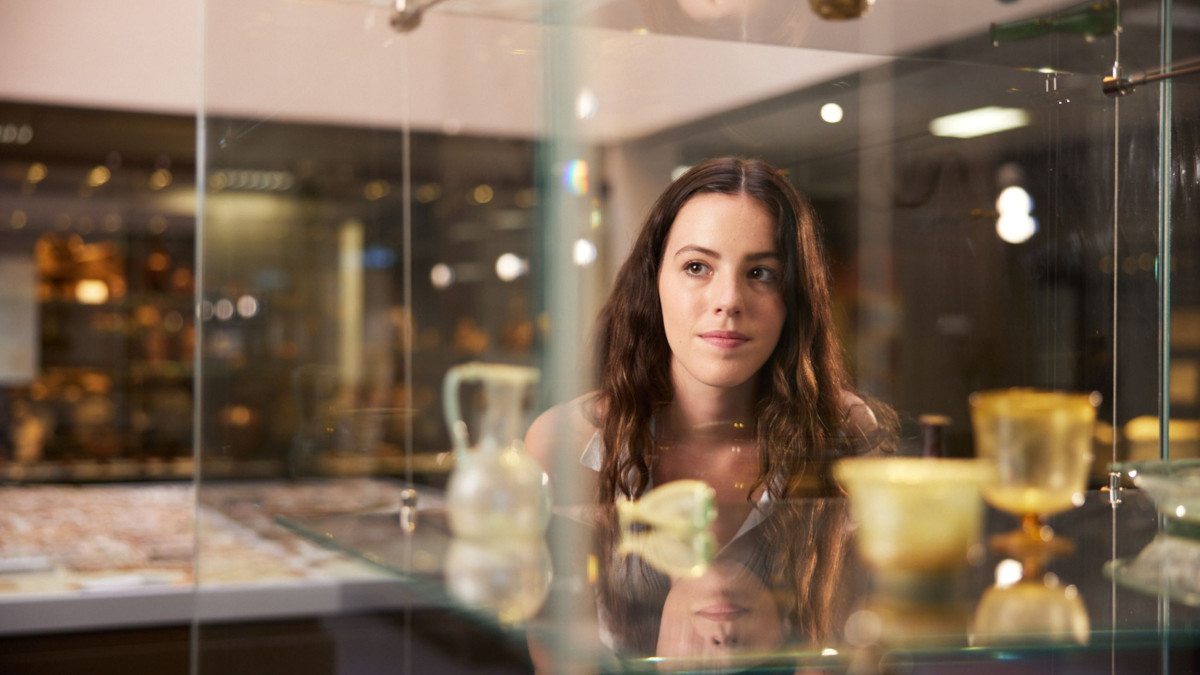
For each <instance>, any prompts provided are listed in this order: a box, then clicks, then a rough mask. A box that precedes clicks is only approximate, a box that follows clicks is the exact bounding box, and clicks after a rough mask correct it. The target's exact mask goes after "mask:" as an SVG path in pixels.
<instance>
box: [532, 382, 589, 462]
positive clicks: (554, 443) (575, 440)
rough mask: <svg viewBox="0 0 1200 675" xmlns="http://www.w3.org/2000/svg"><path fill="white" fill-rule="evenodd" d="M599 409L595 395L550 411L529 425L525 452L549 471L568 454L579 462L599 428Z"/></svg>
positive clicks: (587, 395) (559, 405)
mask: <svg viewBox="0 0 1200 675" xmlns="http://www.w3.org/2000/svg"><path fill="white" fill-rule="evenodd" d="M599 408H600V404H599V402H598V399H597V395H596V393H595V392H592V393H588V394H584V395H583V396H580V397H579V398H576V399H574V400H571V401H568V402H566V403H560V404H558V405H556V406H554V407H553V408H550V409H549V410H547V411H545V412H543V413H542V414H541V415H538V417H537V419H535V420H534V421H533V424H531V425H530V426H529V431H528V432H527V433H526V434H525V450H526V451H527V452H528V453H529V454H530V456H532V457H533V458H534V459H536V460H537V461H538V462H540V463H541V465H542V466H543V467H545V468H546V469H547V470H549V469H550V468H551V466H552V465H553V463H554V460H555V459H556V458H557V457H559V456H560V455H563V454H564V453H566V454H569V455H571V456H572V459H573V461H578V459H579V455H580V453H582V452H583V449H584V447H585V446H586V445H587V443H588V441H589V440H591V438H592V436H593V435H594V434H595V433H596V431H597V430H598V428H599V419H600V415H599Z"/></svg>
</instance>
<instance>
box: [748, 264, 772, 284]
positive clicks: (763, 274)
mask: <svg viewBox="0 0 1200 675" xmlns="http://www.w3.org/2000/svg"><path fill="white" fill-rule="evenodd" d="M750 278H751V279H755V280H757V281H763V282H767V283H774V282H775V281H777V280H778V279H779V273H778V272H776V271H775V270H773V269H771V268H770V267H755V268H754V269H752V270H750Z"/></svg>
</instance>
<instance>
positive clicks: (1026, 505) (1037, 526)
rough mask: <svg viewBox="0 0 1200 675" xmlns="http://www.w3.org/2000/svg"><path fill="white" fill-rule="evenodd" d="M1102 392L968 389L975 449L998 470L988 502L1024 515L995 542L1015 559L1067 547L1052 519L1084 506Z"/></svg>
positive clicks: (986, 494)
mask: <svg viewBox="0 0 1200 675" xmlns="http://www.w3.org/2000/svg"><path fill="white" fill-rule="evenodd" d="M1098 403H1099V395H1098V394H1095V393H1091V394H1085V393H1073V392H1061V391H1049V390H1043V389H1031V388H1015V389H1001V390H993V391H981V392H975V393H974V394H971V398H970V404H971V422H972V425H973V427H974V432H975V451H976V454H977V455H978V456H979V457H980V458H982V459H985V460H987V461H989V462H990V463H991V464H992V465H993V466H994V467H995V468H996V478H995V480H994V481H993V482H992V483H989V484H988V485H987V486H986V487H985V488H984V493H983V494H984V498H985V499H986V500H987V502H988V503H989V504H991V505H992V506H994V507H996V508H997V509H1000V510H1001V511H1005V512H1007V513H1011V514H1013V515H1016V516H1019V517H1020V518H1021V527H1020V528H1019V529H1017V530H1016V531H1014V532H1010V533H1006V534H1001V535H997V536H996V537H993V538H992V546H993V548H996V549H998V550H1002V551H1005V552H1007V553H1009V554H1011V555H1013V556H1014V557H1016V558H1019V559H1024V558H1026V557H1029V556H1030V555H1034V554H1039V555H1043V556H1046V557H1049V556H1052V555H1056V554H1061V553H1065V552H1068V551H1070V550H1071V549H1072V544H1071V542H1070V541H1069V540H1066V539H1063V538H1061V537H1060V538H1056V537H1055V536H1054V532H1053V531H1052V530H1051V529H1050V528H1049V527H1048V526H1047V525H1046V524H1045V518H1046V517H1047V516H1051V515H1054V514H1056V513H1061V512H1063V511H1068V510H1070V509H1073V508H1075V507H1078V506H1081V505H1082V504H1083V495H1084V491H1085V490H1086V489H1087V477H1088V469H1089V467H1090V466H1091V463H1092V436H1093V428H1094V426H1095V422H1096V405H1097V404H1098Z"/></svg>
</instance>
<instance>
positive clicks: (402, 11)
mask: <svg viewBox="0 0 1200 675" xmlns="http://www.w3.org/2000/svg"><path fill="white" fill-rule="evenodd" d="M440 2H442V0H425V1H424V2H419V1H417V0H395V4H393V6H392V20H391V23H392V28H394V29H395V30H396V31H398V32H400V33H408V32H411V31H413V30H416V28H417V26H419V25H421V17H422V16H424V15H425V10H427V9H429V8H430V7H433V6H434V5H436V4H438V3H440Z"/></svg>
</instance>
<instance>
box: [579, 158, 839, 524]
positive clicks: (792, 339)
mask: <svg viewBox="0 0 1200 675" xmlns="http://www.w3.org/2000/svg"><path fill="white" fill-rule="evenodd" d="M706 193H718V194H727V195H743V194H744V195H747V196H749V197H751V198H753V199H755V200H756V201H757V202H758V203H759V204H761V205H762V206H763V208H765V209H766V210H767V212H768V213H769V214H771V216H772V218H773V219H774V221H775V239H776V246H777V248H778V250H779V252H780V254H781V255H782V257H783V261H784V269H783V298H784V303H785V306H786V307H787V317H786V319H785V322H784V325H783V330H782V333H781V335H780V337H779V343H778V344H777V345H776V346H775V351H774V352H773V353H772V354H771V356H770V358H769V359H768V360H767V362H766V364H764V365H763V367H762V370H761V371H760V372H759V375H758V377H759V383H758V388H757V391H758V399H757V401H756V403H755V415H756V419H757V422H758V432H757V433H758V448H759V453H758V461H759V475H758V478H757V480H756V482H755V483H754V484H753V485H752V486H750V489H749V490H748V492H747V497H748V498H749V496H750V495H752V494H753V493H754V492H755V491H757V490H758V488H759V487H760V486H762V485H764V484H765V485H766V489H767V491H768V492H769V493H770V495H771V497H772V498H774V499H780V498H783V497H785V496H786V495H789V494H793V493H794V492H795V491H796V490H797V489H798V488H799V487H801V486H802V485H805V484H811V481H812V480H813V478H814V469H815V467H816V464H817V462H814V460H818V459H821V458H828V457H831V456H837V455H840V454H842V452H843V451H844V449H843V448H841V447H840V446H842V445H844V436H845V434H839V433H838V432H839V430H840V429H841V427H842V425H843V423H844V421H845V412H846V411H845V404H844V395H845V393H846V392H848V391H849V390H850V382H849V378H848V376H847V374H846V370H845V366H844V364H843V354H842V350H841V346H840V343H839V341H838V339H837V335H836V332H835V327H834V321H833V310H832V307H831V304H832V303H831V299H830V281H829V272H828V267H827V265H826V262H825V253H824V249H823V246H822V243H821V240H820V237H819V235H818V232H817V218H816V215H815V213H814V212H813V209H812V206H811V205H810V204H809V202H808V200H807V199H805V198H804V197H803V196H802V195H801V194H800V193H799V192H798V191H797V190H796V189H795V188H794V187H793V186H792V184H791V183H790V182H789V181H788V179H787V177H786V176H784V175H783V173H782V172H780V171H779V170H777V169H775V168H774V167H773V166H771V165H770V164H768V163H766V162H764V161H762V160H757V159H740V158H735V157H721V158H716V159H711V160H708V161H705V162H703V163H701V164H698V165H696V166H695V167H693V168H692V169H691V170H689V171H688V172H687V173H685V174H684V175H683V176H681V177H680V178H679V179H677V180H676V181H675V182H674V183H672V184H671V186H670V187H668V188H667V189H666V191H664V192H663V193H662V195H661V196H660V197H659V198H658V201H657V202H656V203H655V204H654V207H653V208H652V209H651V211H650V213H649V215H648V217H647V219H646V222H645V224H644V226H643V227H642V230H641V234H640V235H639V236H638V238H637V241H636V242H635V243H634V245H633V249H632V251H631V252H630V254H629V257H628V259H627V260H626V261H625V264H624V265H623V266H622V267H621V270H620V272H619V273H618V274H617V278H616V281H615V283H614V285H613V291H612V293H611V295H609V297H608V301H607V302H606V303H605V305H604V308H603V309H602V310H601V312H600V316H599V319H598V323H597V334H596V345H597V357H596V366H597V368H598V373H597V382H598V383H599V387H598V392H597V404H598V405H597V408H596V409H597V411H598V415H597V417H598V419H597V420H596V424H597V426H598V427H599V428H600V431H601V434H602V436H603V438H604V447H605V448H606V452H605V456H604V460H603V463H602V466H601V472H600V485H599V492H598V496H599V501H600V502H601V503H610V502H611V501H612V500H613V499H615V498H616V496H617V495H618V494H621V495H625V496H627V497H639V496H641V494H642V493H643V492H644V491H645V489H646V487H647V485H648V484H649V481H650V457H651V453H652V451H653V445H654V444H653V439H652V437H651V429H650V426H651V425H650V421H651V419H652V418H653V417H654V415H655V413H656V412H657V411H658V410H660V409H661V408H662V407H664V406H665V405H667V404H668V403H670V401H671V400H672V398H673V397H674V390H673V386H672V383H671V350H670V347H669V346H668V344H667V337H666V333H665V331H664V328H663V318H662V305H661V301H660V299H659V296H658V276H659V270H660V269H661V267H662V261H663V254H664V248H665V246H666V241H667V235H668V234H669V232H670V230H671V225H672V224H673V223H674V222H675V217H676V215H677V214H678V213H679V210H680V209H681V208H683V205H684V204H686V203H687V202H688V200H690V199H691V198H693V197H695V196H696V195H699V194H706ZM818 480H819V479H818Z"/></svg>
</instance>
